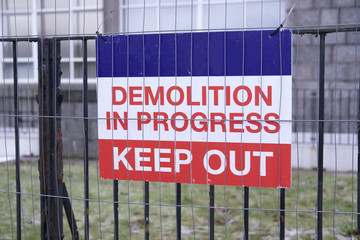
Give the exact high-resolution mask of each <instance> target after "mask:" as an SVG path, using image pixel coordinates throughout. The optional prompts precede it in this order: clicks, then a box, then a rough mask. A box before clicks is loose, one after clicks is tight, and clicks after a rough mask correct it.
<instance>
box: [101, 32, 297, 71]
mask: <svg viewBox="0 0 360 240" xmlns="http://www.w3.org/2000/svg"><path fill="white" fill-rule="evenodd" d="M271 33H272V31H245V32H239V31H238V32H210V33H207V32H201V33H177V34H174V33H171V34H145V35H128V36H126V35H118V36H104V38H105V39H106V40H107V41H106V42H105V41H103V40H102V39H100V38H97V39H96V46H97V76H98V77H142V76H147V77H156V76H164V77H165V76H191V75H192V76H224V75H226V76H242V75H247V76H255V75H291V32H290V31H289V30H284V31H281V32H279V33H277V34H275V35H274V36H273V37H271V38H270V37H269V35H270V34H271ZM261 39H262V40H261ZM280 40H281V41H280ZM191 43H192V44H191ZM224 43H226V44H224ZM175 49H176V51H175ZM225 49H226V51H225ZM225 53H226V54H225ZM225 65H226V68H225ZM280 66H281V67H280Z"/></svg>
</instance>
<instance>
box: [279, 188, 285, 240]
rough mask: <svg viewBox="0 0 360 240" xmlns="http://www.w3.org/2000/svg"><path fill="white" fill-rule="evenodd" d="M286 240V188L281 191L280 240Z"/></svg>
mask: <svg viewBox="0 0 360 240" xmlns="http://www.w3.org/2000/svg"><path fill="white" fill-rule="evenodd" d="M284 239H285V188H281V189H280V240H284Z"/></svg>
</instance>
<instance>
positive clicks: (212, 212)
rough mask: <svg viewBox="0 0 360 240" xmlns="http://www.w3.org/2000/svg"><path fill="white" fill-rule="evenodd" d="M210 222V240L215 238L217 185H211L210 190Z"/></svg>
mask: <svg viewBox="0 0 360 240" xmlns="http://www.w3.org/2000/svg"><path fill="white" fill-rule="evenodd" d="M209 201H210V202H209V206H210V209H209V223H210V237H209V239H210V240H214V239H215V208H214V206H215V186H214V185H210V191H209Z"/></svg>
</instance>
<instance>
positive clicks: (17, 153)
mask: <svg viewBox="0 0 360 240" xmlns="http://www.w3.org/2000/svg"><path fill="white" fill-rule="evenodd" d="M13 74H14V76H13V77H14V110H15V119H14V120H15V125H14V127H15V158H16V233H17V239H21V184H20V143H19V96H18V90H19V87H18V69H17V41H14V42H13Z"/></svg>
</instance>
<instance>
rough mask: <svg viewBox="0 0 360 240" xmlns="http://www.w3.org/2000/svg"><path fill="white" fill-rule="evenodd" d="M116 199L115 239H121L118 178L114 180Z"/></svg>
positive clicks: (114, 197) (114, 195)
mask: <svg viewBox="0 0 360 240" xmlns="http://www.w3.org/2000/svg"><path fill="white" fill-rule="evenodd" d="M113 200H114V240H118V239H119V184H118V180H114V181H113Z"/></svg>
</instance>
